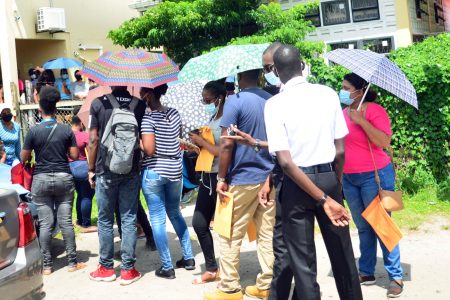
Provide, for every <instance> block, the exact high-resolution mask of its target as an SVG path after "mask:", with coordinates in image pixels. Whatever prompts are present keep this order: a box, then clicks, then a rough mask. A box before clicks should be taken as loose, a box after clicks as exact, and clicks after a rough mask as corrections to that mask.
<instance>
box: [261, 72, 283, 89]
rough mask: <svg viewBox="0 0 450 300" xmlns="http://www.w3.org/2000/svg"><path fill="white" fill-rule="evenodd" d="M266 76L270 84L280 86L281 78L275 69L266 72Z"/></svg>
mask: <svg viewBox="0 0 450 300" xmlns="http://www.w3.org/2000/svg"><path fill="white" fill-rule="evenodd" d="M264 78H266V81H267V82H268V83H269V84H270V85H276V86H279V85H280V84H281V80H280V78H279V77H278V76H277V75H275V73H274V72H273V71H272V72H270V73H267V74H264Z"/></svg>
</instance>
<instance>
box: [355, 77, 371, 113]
mask: <svg viewBox="0 0 450 300" xmlns="http://www.w3.org/2000/svg"><path fill="white" fill-rule="evenodd" d="M370 85H371V83H370V82H369V84H368V85H367V88H366V91H365V92H364V95H363V97H362V99H361V102H359V105H358V109H357V110H358V111H359V110H360V109H361V105H362V104H363V102H364V100H365V99H366V95H367V92H368V91H369V89H370Z"/></svg>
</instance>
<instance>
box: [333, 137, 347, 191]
mask: <svg viewBox="0 0 450 300" xmlns="http://www.w3.org/2000/svg"><path fill="white" fill-rule="evenodd" d="M334 145H335V147H336V156H335V158H334V168H335V169H336V175H337V178H338V180H339V182H340V183H341V184H342V177H343V175H344V163H345V142H344V138H342V139H337V140H334Z"/></svg>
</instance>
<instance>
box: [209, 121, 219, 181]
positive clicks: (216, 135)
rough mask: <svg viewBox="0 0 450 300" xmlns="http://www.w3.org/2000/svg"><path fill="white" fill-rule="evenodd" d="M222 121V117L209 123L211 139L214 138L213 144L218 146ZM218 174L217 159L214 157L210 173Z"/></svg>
mask: <svg viewBox="0 0 450 300" xmlns="http://www.w3.org/2000/svg"><path fill="white" fill-rule="evenodd" d="M221 120H222V117H220V118H218V119H216V120H211V122H209V125H208V126H209V128H211V131H212V134H213V137H214V144H216V145H220V136H221V135H222V127H220V121H221ZM217 172H219V157H218V156H215V157H214V160H213V164H212V167H211V173H217Z"/></svg>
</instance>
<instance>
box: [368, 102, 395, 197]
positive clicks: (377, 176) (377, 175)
mask: <svg viewBox="0 0 450 300" xmlns="http://www.w3.org/2000/svg"><path fill="white" fill-rule="evenodd" d="M368 106H369V105H367V106H366V110H365V111H364V119H366V112H367V108H368ZM366 120H367V119H366ZM367 143H368V144H369V150H370V155H371V156H372V162H373V166H374V168H375V181H376V182H377V184H378V188H379V190H380V191H381V190H383V189H382V188H381V184H380V176H379V174H378V168H377V165H376V163H375V156H374V155H373V150H372V144H371V143H370V139H369V136H367ZM387 149H388V151H389V152H388V153H389V157H390V159H391V163H392V167H393V168H394V178H395V182H397V174H396V172H395V164H394V153H393V150H392V147H391V145H389V147H387Z"/></svg>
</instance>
